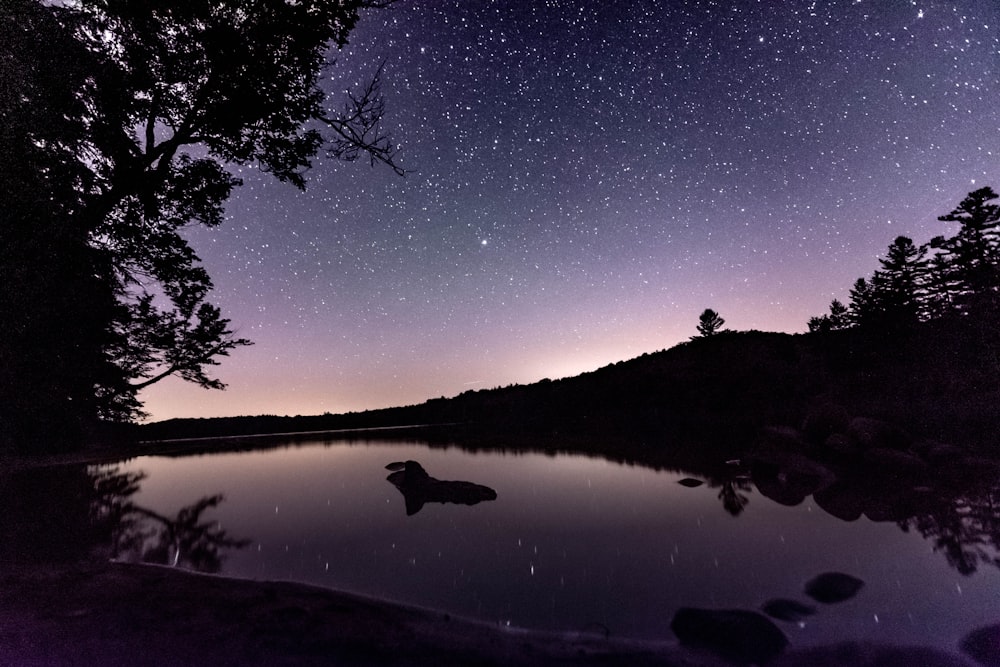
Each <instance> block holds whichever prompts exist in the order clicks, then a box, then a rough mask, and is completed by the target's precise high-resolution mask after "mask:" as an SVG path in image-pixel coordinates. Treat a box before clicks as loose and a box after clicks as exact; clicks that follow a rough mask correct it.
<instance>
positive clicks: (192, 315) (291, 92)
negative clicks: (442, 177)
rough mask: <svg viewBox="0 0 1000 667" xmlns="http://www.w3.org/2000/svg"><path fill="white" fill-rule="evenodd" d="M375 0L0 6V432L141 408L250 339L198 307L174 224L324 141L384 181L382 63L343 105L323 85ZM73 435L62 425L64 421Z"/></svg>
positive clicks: (201, 379)
mask: <svg viewBox="0 0 1000 667" xmlns="http://www.w3.org/2000/svg"><path fill="white" fill-rule="evenodd" d="M385 4H388V2H384V1H379V0H342V1H341V2H336V3H331V2H326V1H322V0H301V1H300V2H294V3H292V2H283V1H279V0H220V2H214V3H187V2H180V3H177V2H152V3H134V2H128V1H127V0H77V1H76V2H73V3H64V4H56V5H48V4H42V3H41V2H38V1H36V0H5V2H4V4H3V8H2V14H0V44H2V47H0V48H2V49H3V53H2V58H0V63H2V66H0V76H2V80H0V114H2V116H0V119H2V123H0V125H2V128H0V132H2V139H3V143H2V146H3V155H2V157H3V160H2V161H0V162H2V165H0V169H2V172H0V175H2V179H0V188H2V189H0V195H2V197H3V201H4V202H5V205H6V206H5V208H4V210H3V219H2V221H0V222H2V229H0V235H2V236H0V241H2V246H0V247H2V255H0V306H2V312H3V315H2V316H0V317H2V318H3V319H2V320H0V325H2V327H3V329H2V331H0V334H2V338H3V340H2V342H0V361H2V362H3V367H4V369H5V376H4V377H3V378H2V383H0V384H2V385H3V386H2V388H0V391H2V396H0V399H4V400H3V404H4V408H3V412H2V413H0V438H2V439H6V440H8V441H13V442H18V441H21V440H23V439H25V438H28V437H39V435H41V437H43V438H48V437H51V436H52V435H53V434H51V433H46V432H44V431H45V429H40V426H41V425H42V424H43V423H52V424H57V425H59V427H58V429H57V430H59V429H65V428H67V424H69V423H77V422H78V423H79V424H80V426H81V428H83V425H84V424H85V423H86V422H89V421H91V420H92V418H93V417H95V416H100V417H103V418H110V419H119V420H121V419H129V418H132V417H134V416H136V415H138V414H140V407H141V406H140V404H139V402H138V400H137V398H136V392H137V391H138V390H140V389H142V388H144V387H146V386H148V385H150V384H152V383H154V382H156V381H158V380H160V379H162V378H164V377H167V376H168V375H178V376H180V377H182V378H183V379H185V380H189V381H192V382H195V383H196V384H199V385H201V386H204V387H209V388H221V387H222V386H223V385H222V383H221V382H219V381H218V380H217V379H213V378H212V377H210V375H209V374H208V368H209V367H210V366H212V365H215V364H216V363H218V362H217V359H218V358H219V357H221V356H225V355H226V354H228V353H229V352H230V351H232V350H233V349H235V348H237V347H239V346H242V345H247V344H249V341H248V340H246V339H244V338H240V337H238V336H237V335H236V332H235V331H234V330H233V329H232V327H231V326H230V323H229V321H228V320H227V319H225V318H224V317H223V316H222V314H221V312H220V311H219V309H218V308H217V307H215V306H214V305H212V304H211V303H209V302H208V300H207V298H208V295H209V293H210V291H211V288H212V282H211V280H210V278H209V276H208V273H207V272H206V271H205V270H204V268H203V267H201V266H200V263H199V259H198V256H197V254H196V253H195V251H194V249H192V248H191V247H190V245H189V244H188V243H187V241H186V240H185V238H184V236H183V235H182V233H181V232H182V231H183V229H184V228H185V227H188V226H190V225H204V226H209V227H211V226H215V225H218V224H219V223H220V222H221V221H222V220H223V212H224V204H225V202H226V200H227V199H228V197H229V195H230V193H231V192H232V190H233V188H235V187H237V186H239V185H240V179H239V178H237V177H236V176H234V175H233V173H231V171H230V170H231V169H232V167H233V166H234V165H235V166H239V165H253V166H256V167H257V168H259V169H261V170H262V171H265V172H267V173H270V174H272V175H273V176H274V177H275V178H277V179H279V180H281V181H284V182H288V183H290V184H292V185H294V186H296V187H299V188H302V187H304V186H305V173H306V171H307V170H308V169H309V167H310V166H311V161H312V160H313V158H314V157H315V156H316V155H317V153H318V152H319V151H320V150H321V149H325V150H326V152H327V153H328V154H330V155H332V156H334V157H340V158H343V159H348V160H350V159H356V158H357V157H359V156H361V155H368V156H370V158H371V160H372V161H373V162H380V163H384V164H386V165H388V166H389V167H390V168H392V169H394V170H395V171H396V172H397V173H402V171H403V170H402V169H401V168H400V167H399V166H398V165H397V164H396V161H395V158H396V149H395V147H394V146H393V145H392V143H391V142H390V141H389V139H388V137H387V136H386V135H385V134H384V133H383V132H382V129H381V120H382V116H383V114H384V104H383V102H382V99H381V97H380V94H379V74H380V72H378V73H375V76H374V78H373V80H372V82H371V83H370V84H369V85H368V86H367V87H365V88H364V89H363V90H361V91H360V92H359V93H356V94H349V95H348V102H347V103H346V105H345V106H344V108H343V110H341V111H334V110H332V108H331V106H330V104H329V102H328V100H327V95H326V93H325V92H324V90H323V89H322V88H321V86H320V79H321V77H322V76H323V74H324V72H325V71H326V69H327V68H328V66H329V65H330V62H329V61H328V53H329V49H330V48H331V47H340V46H343V45H344V44H346V43H347V37H348V34H349V33H350V31H351V29H352V28H353V27H354V25H355V23H356V22H357V20H358V17H359V12H360V11H361V10H362V9H364V8H366V7H375V6H382V5H385ZM71 430H72V429H71Z"/></svg>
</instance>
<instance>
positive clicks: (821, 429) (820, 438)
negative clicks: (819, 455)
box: [802, 403, 851, 442]
mask: <svg viewBox="0 0 1000 667" xmlns="http://www.w3.org/2000/svg"><path fill="white" fill-rule="evenodd" d="M850 420H851V416H850V415H849V414H847V409H846V408H845V407H844V406H842V405H837V404H836V403H824V404H822V405H818V406H815V407H814V408H812V409H811V410H810V411H809V413H808V414H806V418H805V419H804V420H803V422H802V434H803V435H804V436H805V437H806V439H807V440H809V441H810V442H824V441H825V440H826V439H827V438H829V437H830V436H831V435H833V434H834V433H843V432H844V431H846V430H847V425H848V424H849V423H850Z"/></svg>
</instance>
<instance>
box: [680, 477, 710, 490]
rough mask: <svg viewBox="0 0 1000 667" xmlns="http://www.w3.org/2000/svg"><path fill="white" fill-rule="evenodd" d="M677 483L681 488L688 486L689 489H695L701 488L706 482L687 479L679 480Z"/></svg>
mask: <svg viewBox="0 0 1000 667" xmlns="http://www.w3.org/2000/svg"><path fill="white" fill-rule="evenodd" d="M677 483H678V484H680V485H681V486H686V487H688V488H689V489H693V488H694V487H696V486H701V485H702V484H704V483H705V482H703V481H701V480H700V479H695V478H694V477H685V478H684V479H681V480H678V481H677Z"/></svg>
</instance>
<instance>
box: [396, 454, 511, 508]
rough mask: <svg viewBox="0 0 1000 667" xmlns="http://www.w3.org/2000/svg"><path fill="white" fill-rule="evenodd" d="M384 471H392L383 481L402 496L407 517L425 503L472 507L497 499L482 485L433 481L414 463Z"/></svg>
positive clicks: (398, 462) (492, 491)
mask: <svg viewBox="0 0 1000 667" xmlns="http://www.w3.org/2000/svg"><path fill="white" fill-rule="evenodd" d="M385 468H386V470H392V471H393V472H392V473H391V474H390V475H389V476H388V477H386V479H387V480H388V481H389V482H391V483H392V485H393V486H395V487H396V488H397V489H399V492H400V493H402V494H403V499H404V501H405V503H406V515H407V516H413V515H414V514H416V513H417V512H419V511H420V509H421V508H422V507H423V506H424V504H425V503H454V504H457V505H475V504H477V503H480V502H483V501H484V500H496V498H497V492H496V491H494V490H493V489H491V488H490V487H488V486H483V485H482V484H473V483H472V482H452V481H442V480H439V479H434V478H433V477H431V476H430V475H428V474H427V471H426V470H424V468H423V466H421V465H420V464H419V463H417V462H416V461H397V462H394V463H390V464H389V465H387V466H386V467H385Z"/></svg>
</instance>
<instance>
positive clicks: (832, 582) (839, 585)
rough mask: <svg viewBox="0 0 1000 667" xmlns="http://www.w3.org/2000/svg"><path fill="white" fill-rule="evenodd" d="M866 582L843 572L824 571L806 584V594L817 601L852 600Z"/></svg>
mask: <svg viewBox="0 0 1000 667" xmlns="http://www.w3.org/2000/svg"><path fill="white" fill-rule="evenodd" d="M864 585H865V582H863V581H861V580H860V579H858V578H857V577H852V576H851V575H849V574H844V573H842V572H824V573H823V574H821V575H819V576H818V577H815V578H814V579H812V580H810V581H809V583H807V584H806V595H808V596H809V597H811V598H812V599H813V600H816V602H822V603H823V604H834V603H836V602H843V601H845V600H850V599H851V598H852V597H854V596H855V595H857V594H858V591H860V590H861V588H862V586H864Z"/></svg>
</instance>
